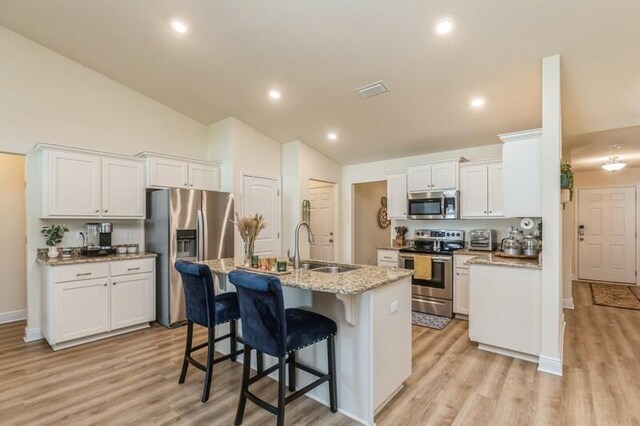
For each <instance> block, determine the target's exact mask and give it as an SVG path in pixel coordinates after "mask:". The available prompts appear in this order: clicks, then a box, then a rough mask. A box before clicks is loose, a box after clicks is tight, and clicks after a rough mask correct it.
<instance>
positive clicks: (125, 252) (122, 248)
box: [116, 247, 127, 254]
mask: <svg viewBox="0 0 640 426" xmlns="http://www.w3.org/2000/svg"><path fill="white" fill-rule="evenodd" d="M116 250H117V251H118V254H127V248H126V247H118V248H117V249H116Z"/></svg>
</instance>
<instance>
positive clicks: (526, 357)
mask: <svg viewBox="0 0 640 426" xmlns="http://www.w3.org/2000/svg"><path fill="white" fill-rule="evenodd" d="M478 349H480V350H483V351H487V352H493V353H494V354H498V355H505V356H510V357H512V358H518V359H521V360H523V361H528V362H534V363H537V362H538V357H537V356H535V355H531V354H526V353H524V352H518V351H512V350H511V349H505V348H499V347H497V346H493V345H488V344H486V343H478Z"/></svg>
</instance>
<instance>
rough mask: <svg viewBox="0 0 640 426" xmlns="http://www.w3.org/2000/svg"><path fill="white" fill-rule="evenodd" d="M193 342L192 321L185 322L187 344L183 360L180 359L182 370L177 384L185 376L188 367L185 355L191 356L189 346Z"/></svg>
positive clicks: (180, 382)
mask: <svg viewBox="0 0 640 426" xmlns="http://www.w3.org/2000/svg"><path fill="white" fill-rule="evenodd" d="M192 343H193V323H192V322H191V321H188V322H187V345H186V347H185V348H184V361H182V371H181V372H180V379H179V380H178V384H183V383H184V380H185V379H186V378H187V369H188V368H189V361H187V357H188V356H191V347H192V346H193V345H192Z"/></svg>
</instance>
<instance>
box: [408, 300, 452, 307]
mask: <svg viewBox="0 0 640 426" xmlns="http://www.w3.org/2000/svg"><path fill="white" fill-rule="evenodd" d="M411 301H412V302H413V301H416V302H420V303H428V304H430V305H438V306H443V305H445V303H444V302H438V301H436V300H427V299H416V298H412V299H411Z"/></svg>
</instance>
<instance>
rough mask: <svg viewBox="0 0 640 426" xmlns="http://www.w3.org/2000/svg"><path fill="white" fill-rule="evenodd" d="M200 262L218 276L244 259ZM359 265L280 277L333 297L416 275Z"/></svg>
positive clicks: (299, 270) (283, 283) (295, 286)
mask: <svg viewBox="0 0 640 426" xmlns="http://www.w3.org/2000/svg"><path fill="white" fill-rule="evenodd" d="M304 262H314V263H325V264H327V265H336V266H356V265H344V264H338V263H328V262H322V261H315V260H311V261H309V260H305V261H303V263H304ZM199 263H202V264H205V265H207V266H209V268H211V271H212V272H214V273H216V274H228V273H229V272H231V271H233V270H234V269H236V265H241V264H242V260H241V259H217V260H205V261H203V262H199ZM357 266H358V269H355V270H353V271H347V272H341V273H338V274H331V273H325V272H314V271H307V270H304V269H297V270H292V272H291V273H290V274H286V275H280V276H278V278H280V281H281V282H282V285H283V286H287V287H294V288H299V289H303V290H312V291H320V292H324V293H334V294H360V293H364V292H365V291H369V290H373V289H374V288H377V287H380V286H383V285H385V284H389V283H392V282H395V281H398V280H400V279H403V278H406V277H410V276H411V275H413V271H412V270H408V269H397V268H389V267H380V266H370V265H357ZM289 268H291V266H289Z"/></svg>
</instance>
